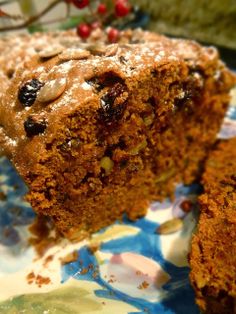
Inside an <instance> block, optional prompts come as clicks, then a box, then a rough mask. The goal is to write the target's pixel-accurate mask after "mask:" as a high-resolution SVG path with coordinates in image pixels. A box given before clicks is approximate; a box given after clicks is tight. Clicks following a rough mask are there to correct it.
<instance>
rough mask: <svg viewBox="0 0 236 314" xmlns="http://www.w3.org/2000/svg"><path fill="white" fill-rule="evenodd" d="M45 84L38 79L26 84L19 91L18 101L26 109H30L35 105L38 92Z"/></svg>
mask: <svg viewBox="0 0 236 314" xmlns="http://www.w3.org/2000/svg"><path fill="white" fill-rule="evenodd" d="M43 85H44V84H43V83H42V82H40V81H39V80H37V79H32V80H31V81H28V82H26V83H25V84H24V85H23V86H22V87H21V88H20V90H19V93H18V100H19V101H20V103H21V104H22V105H24V106H25V107H30V106H32V105H33V104H34V102H35V99H36V96H37V92H38V91H39V90H40V88H41V87H42V86H43Z"/></svg>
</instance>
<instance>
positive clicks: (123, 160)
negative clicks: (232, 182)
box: [0, 30, 235, 239]
mask: <svg viewBox="0 0 236 314" xmlns="http://www.w3.org/2000/svg"><path fill="white" fill-rule="evenodd" d="M66 34H67V33H65V34H63V33H62V35H60V36H58V37H57V38H56V39H55V38H54V37H53V36H51V37H50V36H49V37H48V39H47V42H46V43H45V47H46V48H45V50H43V49H41V50H40V49H38V50H37V51H38V52H37V53H36V54H35V56H34V57H31V58H30V61H29V60H28V59H29V58H28V57H27V61H26V62H25V63H24V65H23V66H20V67H19V68H18V70H17V71H16V73H15V74H14V77H13V78H12V79H11V85H10V87H9V89H8V91H7V93H6V95H5V96H4V97H2V99H1V100H0V102H1V103H0V126H1V129H0V143H2V144H1V146H2V148H3V150H4V152H5V154H7V155H8V156H9V158H10V160H11V161H12V162H13V164H14V165H15V167H16V169H17V170H18V172H19V173H20V174H21V175H22V177H23V178H24V180H25V182H26V183H27V185H28V187H29V193H28V196H27V199H28V200H29V201H30V202H31V204H32V207H33V208H34V209H35V211H36V212H37V213H38V214H40V215H46V216H50V217H51V218H52V219H53V221H54V222H55V225H56V226H57V228H58V230H59V231H60V232H62V233H63V234H64V235H65V236H66V237H68V238H70V239H80V238H84V237H86V236H87V235H89V234H91V233H92V232H94V231H97V230H99V229H100V228H102V227H104V226H107V225H109V224H110V223H112V222H114V221H115V220H117V219H121V218H122V216H123V214H124V213H126V215H127V216H128V217H129V218H130V219H136V218H138V217H140V216H142V215H144V214H145V213H146V210H147V207H148V205H149V203H150V201H151V200H154V199H161V198H163V197H165V196H167V195H171V194H172V193H173V191H174V187H175V184H176V183H177V182H185V183H191V182H193V181H194V180H197V179H198V178H199V176H200V174H201V168H202V165H203V162H204V160H205V158H206V156H207V154H208V152H209V150H210V148H211V146H212V144H213V143H214V141H215V137H216V134H217V132H218V130H219V128H220V125H221V122H222V119H223V117H224V114H225V111H226V109H227V106H228V102H229V90H230V88H231V87H232V86H233V84H234V83H235V77H234V76H233V75H232V74H231V73H230V71H229V70H228V69H227V68H226V67H225V65H224V64H223V63H222V62H221V61H220V60H219V57H218V53H217V51H216V49H214V48H212V47H209V48H205V47H202V46H200V45H199V44H197V43H196V42H193V41H184V40H178V39H168V38H166V37H164V36H160V35H157V34H154V33H149V32H143V31H141V30H136V31H133V32H132V31H126V32H124V33H121V40H120V42H119V43H118V44H111V45H109V44H107V43H106V42H105V41H104V38H106V36H103V33H102V32H100V33H96V34H95V35H96V36H95V35H94V34H92V39H90V42H87V43H82V42H81V41H80V40H79V39H76V38H75V37H73V36H68V38H67V35H66ZM63 35H64V36H63ZM55 41H56V43H57V46H55ZM50 48H51V49H50Z"/></svg>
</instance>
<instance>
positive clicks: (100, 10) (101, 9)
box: [97, 3, 107, 14]
mask: <svg viewBox="0 0 236 314" xmlns="http://www.w3.org/2000/svg"><path fill="white" fill-rule="evenodd" d="M97 12H98V13H99V14H105V13H107V6H106V5H105V3H100V4H99V6H98V9H97Z"/></svg>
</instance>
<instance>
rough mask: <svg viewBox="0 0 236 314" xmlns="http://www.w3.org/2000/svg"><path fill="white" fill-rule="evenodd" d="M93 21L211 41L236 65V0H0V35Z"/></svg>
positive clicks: (231, 64) (117, 27) (66, 27)
mask: <svg viewBox="0 0 236 314" xmlns="http://www.w3.org/2000/svg"><path fill="white" fill-rule="evenodd" d="M117 3H118V5H117ZM117 7H118V9H119V10H118V11H117ZM99 10H100V11H99ZM95 22H97V23H100V24H102V26H103V27H106V26H112V27H114V28H116V29H123V28H128V27H131V28H136V27H142V28H145V29H151V30H155V31H157V32H160V33H163V34H167V35H169V36H175V37H185V38H190V39H195V40H197V41H200V42H201V43H203V44H207V45H212V44H213V45H216V46H217V47H218V48H219V49H220V52H221V56H222V58H223V59H224V60H225V61H226V62H227V63H228V65H229V66H231V67H233V68H236V0H223V1H222V0H129V1H128V0H101V1H98V0H90V1H89V0H18V1H17V0H0V36H1V35H3V34H5V33H8V32H15V33H16V32H25V31H29V32H35V31H47V30H51V29H68V28H73V27H77V26H78V25H80V24H81V23H83V24H86V25H89V26H90V25H92V23H93V24H95Z"/></svg>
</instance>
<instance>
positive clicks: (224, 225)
mask: <svg viewBox="0 0 236 314" xmlns="http://www.w3.org/2000/svg"><path fill="white" fill-rule="evenodd" d="M235 158H236V138H233V139H230V140H228V141H226V142H222V143H220V144H219V145H218V146H217V148H216V149H215V150H214V151H213V152H212V153H211V154H210V157H209V159H208V161H207V163H206V170H205V173H204V175H203V187H204V191H205V192H204V194H203V195H202V196H201V197H200V208H201V214H200V220H199V224H198V231H197V233H196V234H195V235H194V236H193V240H192V251H191V254H190V265H191V268H192V270H191V274H190V279H191V282H192V285H193V287H194V289H195V292H196V302H197V304H198V305H199V306H200V308H201V310H203V311H204V312H206V313H209V314H210V313H212V314H213V313H214V314H223V313H224V314H233V313H235V310H236V282H235V278H236V162H235Z"/></svg>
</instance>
